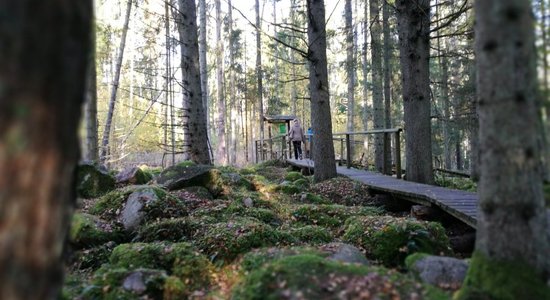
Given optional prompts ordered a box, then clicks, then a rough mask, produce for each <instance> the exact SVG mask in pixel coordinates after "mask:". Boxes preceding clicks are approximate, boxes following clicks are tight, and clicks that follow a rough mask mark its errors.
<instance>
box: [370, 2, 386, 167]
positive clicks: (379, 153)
mask: <svg viewBox="0 0 550 300" xmlns="http://www.w3.org/2000/svg"><path fill="white" fill-rule="evenodd" d="M370 24H371V35H370V36H371V59H372V108H373V128H374V129H375V130H376V129H383V128H384V125H385V124H384V95H383V94H382V92H383V82H382V79H383V72H382V47H381V40H380V35H381V33H382V26H381V20H380V1H379V0H370ZM374 164H375V166H376V170H377V171H378V172H380V173H382V172H383V171H384V135H383V134H376V135H375V136H374Z"/></svg>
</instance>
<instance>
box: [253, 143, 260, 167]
mask: <svg viewBox="0 0 550 300" xmlns="http://www.w3.org/2000/svg"><path fill="white" fill-rule="evenodd" d="M254 152H255V153H256V163H258V161H259V160H260V157H259V156H258V141H254Z"/></svg>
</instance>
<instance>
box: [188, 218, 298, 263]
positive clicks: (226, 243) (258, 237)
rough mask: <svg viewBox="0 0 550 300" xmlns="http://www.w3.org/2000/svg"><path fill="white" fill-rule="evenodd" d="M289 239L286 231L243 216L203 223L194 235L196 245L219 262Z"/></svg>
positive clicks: (290, 238) (285, 242)
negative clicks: (214, 222) (207, 223)
mask: <svg viewBox="0 0 550 300" xmlns="http://www.w3.org/2000/svg"><path fill="white" fill-rule="evenodd" d="M292 241H294V239H293V238H292V236H290V235H288V233H284V232H279V231H277V230H275V229H273V228H272V227H271V226H269V225H267V224H265V223H262V222H260V221H258V220H257V219H254V218H242V217H240V218H233V219H231V220H229V221H227V222H222V223H216V224H210V225H206V226H205V227H204V228H203V230H201V231H199V232H198V233H197V236H196V244H197V245H198V247H199V248H200V249H201V250H203V251H204V252H205V253H206V254H208V255H209V256H210V257H211V258H212V259H215V260H217V261H220V262H230V261H232V260H233V259H235V258H236V257H237V256H239V255H240V254H243V253H246V252H248V251H250V250H251V249H254V248H260V247H267V246H275V245H279V244H287V243H290V242H292Z"/></svg>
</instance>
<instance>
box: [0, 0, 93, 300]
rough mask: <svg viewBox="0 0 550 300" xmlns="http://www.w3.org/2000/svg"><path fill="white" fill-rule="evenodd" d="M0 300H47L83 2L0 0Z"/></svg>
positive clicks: (58, 259)
mask: <svg viewBox="0 0 550 300" xmlns="http://www.w3.org/2000/svg"><path fill="white" fill-rule="evenodd" d="M0 11H1V12H2V13H3V14H5V15H6V16H9V18H8V17H2V18H0V28H2V29H1V30H0V45H2V46H0V86H1V87H2V89H1V92H0V270H2V271H1V272H0V299H15V300H17V299H31V300H32V299H57V298H58V297H59V294H60V289H61V285H62V282H63V263H62V253H63V248H64V241H65V240H66V237H67V233H68V227H69V223H70V219H71V214H72V210H73V206H74V204H75V197H76V194H75V189H74V186H75V182H74V174H75V168H76V164H77V161H78V159H79V150H78V149H79V148H78V147H79V145H78V134H77V129H78V125H79V120H80V116H81V105H82V104H83V102H84V94H85V88H86V77H87V75H86V73H87V66H86V65H87V62H88V61H89V50H90V46H91V45H90V41H91V37H90V34H91V25H92V12H93V6H92V1H84V0H83V1H72V0H59V1H32V0H19V1H0Z"/></svg>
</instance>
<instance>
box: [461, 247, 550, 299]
mask: <svg viewBox="0 0 550 300" xmlns="http://www.w3.org/2000/svg"><path fill="white" fill-rule="evenodd" d="M456 299H459V300H463V299H464V300H470V299H502V300H508V299H510V300H513V299H550V287H549V286H548V285H546V282H545V281H544V280H543V276H542V275H541V274H538V273H537V272H536V271H535V270H534V269H533V268H531V267H530V266H529V265H528V264H527V263H525V262H521V261H499V260H491V259H489V258H488V257H487V256H485V255H484V254H482V253H481V252H478V251H476V252H474V254H473V256H472V260H471V262H470V268H469V269H468V274H467V275H466V279H465V280H464V284H463V286H462V289H461V290H460V291H459V292H458V294H457V296H456Z"/></svg>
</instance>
